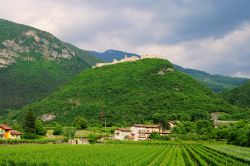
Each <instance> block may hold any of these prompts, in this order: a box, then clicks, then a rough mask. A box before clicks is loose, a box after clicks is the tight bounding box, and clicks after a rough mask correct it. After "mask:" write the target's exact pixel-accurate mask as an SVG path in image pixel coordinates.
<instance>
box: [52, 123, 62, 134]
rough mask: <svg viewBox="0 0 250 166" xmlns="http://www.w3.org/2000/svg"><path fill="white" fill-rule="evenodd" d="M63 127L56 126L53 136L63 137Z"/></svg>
mask: <svg viewBox="0 0 250 166" xmlns="http://www.w3.org/2000/svg"><path fill="white" fill-rule="evenodd" d="M62 129H63V128H62V126H61V125H60V124H58V123H57V124H56V126H55V128H54V130H53V134H54V135H61V134H62Z"/></svg>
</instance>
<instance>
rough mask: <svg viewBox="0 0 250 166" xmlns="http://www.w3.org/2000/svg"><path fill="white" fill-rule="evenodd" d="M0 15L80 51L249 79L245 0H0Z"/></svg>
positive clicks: (249, 2)
mask: <svg viewBox="0 0 250 166" xmlns="http://www.w3.org/2000/svg"><path fill="white" fill-rule="evenodd" d="M0 5H1V10H0V18H2V19H7V20H10V21H14V22H17V23H22V24H26V25H30V26H33V27H36V28H39V29H42V30H45V31H48V32H50V33H52V34H54V35H55V36H57V37H58V38H59V39H61V40H62V41H65V42H69V43H72V44H74V45H76V46H78V47H79V48H82V49H85V50H95V51H100V52H102V51H105V50H108V49H116V50H122V51H127V52H133V53H138V54H154V55H158V56H161V57H164V58H166V59H168V60H170V61H171V62H173V63H175V64H178V65H181V66H183V67H187V68H193V69H199V70H203V71H206V72H209V73H212V74H223V75H228V76H235V77H248V78H250V0H42V1H40V0H22V1H20V0H0Z"/></svg>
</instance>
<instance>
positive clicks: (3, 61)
mask: <svg viewBox="0 0 250 166" xmlns="http://www.w3.org/2000/svg"><path fill="white" fill-rule="evenodd" d="M15 57H17V54H16V53H15V52H12V51H10V50H8V49H2V50H1V49H0V68H3V67H7V66H8V65H10V64H13V63H15V62H16V61H15Z"/></svg>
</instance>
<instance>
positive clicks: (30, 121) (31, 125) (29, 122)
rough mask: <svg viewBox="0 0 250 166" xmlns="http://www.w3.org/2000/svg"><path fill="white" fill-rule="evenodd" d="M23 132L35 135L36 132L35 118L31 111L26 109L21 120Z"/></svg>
mask: <svg viewBox="0 0 250 166" xmlns="http://www.w3.org/2000/svg"><path fill="white" fill-rule="evenodd" d="M22 127H23V131H24V132H25V133H35V130H36V118H35V116H34V114H33V112H32V110H31V109H28V111H27V112H26V115H25V117H24V119H23V124H22Z"/></svg>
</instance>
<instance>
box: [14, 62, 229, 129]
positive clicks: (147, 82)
mask: <svg viewBox="0 0 250 166" xmlns="http://www.w3.org/2000/svg"><path fill="white" fill-rule="evenodd" d="M27 109H32V110H34V112H35V113H36V115H37V116H38V117H39V116H40V117H41V116H42V115H44V114H53V115H55V116H56V118H55V119H54V120H53V121H57V122H60V123H66V124H67V123H71V122H72V121H73V119H74V118H75V117H76V116H84V117H86V118H87V119H88V120H89V122H90V123H92V124H94V123H102V120H103V117H104V116H105V117H106V119H107V122H108V123H109V124H113V125H115V124H127V125H128V124H132V123H142V122H143V121H146V120H149V121H150V120H157V119H159V118H165V119H179V120H191V121H192V120H197V119H210V115H209V113H210V112H214V111H220V112H228V113H231V112H232V111H233V108H232V107H231V105H229V104H228V103H227V102H225V101H224V100H223V99H222V98H220V97H218V96H217V95H216V94H214V93H213V92H212V91H211V90H210V89H208V88H207V87H205V86H203V85H201V84H200V83H199V82H198V81H196V80H195V79H193V78H191V77H190V76H188V75H186V74H183V73H182V72H179V71H177V70H175V69H174V67H173V65H172V64H170V63H169V62H168V61H167V60H162V59H143V60H139V61H135V62H125V63H120V64H116V65H109V66H104V67H100V68H95V69H89V70H86V71H84V72H82V73H81V74H80V75H79V76H78V77H76V78H75V79H74V80H73V81H71V82H70V83H69V84H67V85H66V86H64V87H62V88H61V89H60V90H58V91H56V92H55V93H53V94H52V95H50V96H49V97H47V98H45V99H43V100H41V101H40V102H36V103H34V104H32V105H29V106H26V107H25V108H23V109H22V110H20V111H19V112H18V114H14V115H12V118H21V117H22V115H23V113H24V112H25V111H26V110H27Z"/></svg>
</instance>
